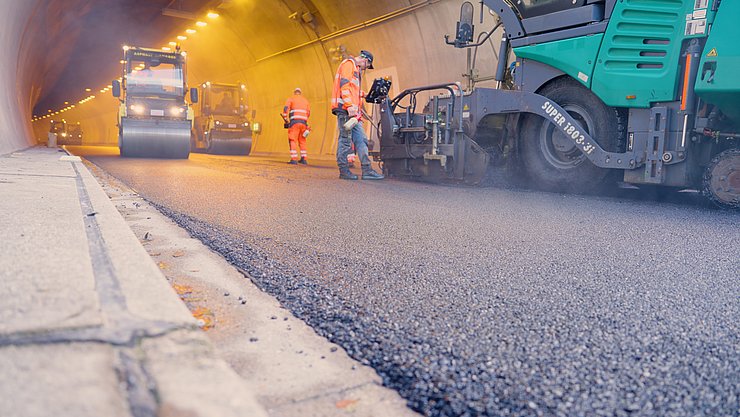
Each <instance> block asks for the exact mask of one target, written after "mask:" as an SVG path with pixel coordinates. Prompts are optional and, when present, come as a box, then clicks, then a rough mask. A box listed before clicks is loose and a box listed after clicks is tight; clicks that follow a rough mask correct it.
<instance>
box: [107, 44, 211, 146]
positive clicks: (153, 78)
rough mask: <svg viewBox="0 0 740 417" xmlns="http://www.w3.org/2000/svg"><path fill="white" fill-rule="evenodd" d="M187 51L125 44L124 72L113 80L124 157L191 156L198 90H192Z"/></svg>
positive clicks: (119, 137)
mask: <svg viewBox="0 0 740 417" xmlns="http://www.w3.org/2000/svg"><path fill="white" fill-rule="evenodd" d="M186 58H187V54H186V53H185V52H184V51H180V50H179V49H177V50H175V51H163V50H159V49H148V48H140V47H130V46H124V47H123V60H122V61H121V62H122V65H123V74H122V76H121V78H120V79H118V80H114V81H113V83H112V87H113V88H112V91H113V96H114V97H117V98H118V99H119V101H120V105H119V109H118V147H119V149H120V151H121V156H123V157H134V158H172V159H187V158H188V156H189V155H190V130H191V128H192V121H193V110H192V106H191V105H190V104H188V102H187V101H186V95H187V94H188V93H189V95H190V102H191V103H197V102H198V90H197V89H196V88H192V89H190V90H188V88H187V80H186Z"/></svg>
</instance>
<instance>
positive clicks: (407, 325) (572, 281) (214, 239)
mask: <svg viewBox="0 0 740 417" xmlns="http://www.w3.org/2000/svg"><path fill="white" fill-rule="evenodd" d="M76 151H77V152H78V153H80V154H82V155H87V157H88V159H90V160H91V161H92V162H94V163H95V164H97V165H98V166H100V167H102V168H103V169H105V170H106V171H107V172H109V173H111V174H112V175H114V176H115V177H117V178H119V179H121V180H122V181H124V182H125V183H127V184H128V185H129V186H131V187H132V188H134V189H135V190H137V191H138V192H139V193H140V194H141V195H142V196H144V197H145V198H147V199H148V200H150V201H151V202H153V203H154V204H155V205H157V206H158V207H159V209H160V210H161V211H163V212H164V213H165V214H167V215H168V216H170V217H171V218H173V219H174V220H175V221H176V222H177V223H179V224H180V225H181V226H183V227H184V228H186V229H187V230H188V231H189V232H190V233H191V234H192V235H193V236H195V237H197V238H199V239H201V240H202V241H203V242H205V243H206V244H207V245H208V246H210V247H211V248H213V249H214V250H216V251H218V252H220V253H221V254H223V255H224V256H225V257H226V258H227V259H228V260H229V261H230V262H232V263H233V264H235V265H236V266H238V267H240V268H242V269H244V270H245V271H247V272H248V273H249V274H250V275H251V277H252V279H253V280H254V281H255V282H256V283H257V284H258V285H259V286H260V287H261V288H263V289H264V290H265V291H267V292H269V293H271V294H273V295H274V296H276V297H277V298H278V299H279V300H280V302H281V303H282V304H283V305H284V306H285V307H286V308H289V309H290V310H291V311H292V312H293V313H294V314H296V315H297V316H298V317H300V318H302V319H303V320H305V321H306V322H307V323H309V324H310V325H311V326H312V327H313V328H314V329H315V330H316V331H317V332H318V333H319V334H321V335H323V336H326V337H327V338H329V339H330V340H332V341H333V342H335V343H337V344H339V345H341V346H342V347H343V348H345V349H346V350H347V351H348V352H349V354H350V355H352V356H353V357H355V358H356V359H358V360H360V361H362V362H363V363H366V364H369V365H371V366H373V367H374V368H375V369H376V370H377V371H378V373H379V374H380V375H381V376H382V378H383V381H384V383H385V384H386V385H387V386H389V387H392V388H394V389H397V390H398V391H399V392H400V393H401V395H403V396H404V397H405V398H406V399H408V402H409V405H410V406H411V407H412V408H414V409H416V410H418V411H420V412H422V413H423V414H425V415H428V416H731V417H732V416H738V415H740V328H739V325H738V323H740V257H739V256H738V248H739V247H740V227H739V226H740V215H739V214H738V213H736V212H735V213H732V212H723V211H719V210H712V209H708V208H706V207H703V206H700V205H697V204H694V203H693V202H692V201H694V200H693V199H692V198H690V197H689V198H686V199H684V200H681V199H679V200H678V203H675V202H667V203H666V202H662V201H656V200H655V199H651V198H647V199H645V198H643V197H644V196H638V197H636V198H631V197H626V198H611V197H599V196H577V195H560V194H551V193H543V192H533V191H525V190H510V189H500V188H483V189H481V188H466V187H449V186H434V185H426V184H419V183H408V182H401V181H396V180H391V181H382V182H369V181H358V182H348V181H340V180H338V179H337V178H336V174H337V172H336V170H335V168H332V167H331V166H330V165H326V166H324V165H321V164H317V165H320V166H309V167H292V166H288V165H287V164H285V163H284V162H277V161H272V160H269V159H266V158H252V157H250V158H239V157H212V156H204V155H194V156H191V159H190V160H189V161H157V160H133V159H132V160H123V159H120V158H118V157H115V156H106V155H102V156H101V155H98V156H96V153H97V154H99V153H100V152H99V151H95V150H90V149H87V150H86V149H78V150H76Z"/></svg>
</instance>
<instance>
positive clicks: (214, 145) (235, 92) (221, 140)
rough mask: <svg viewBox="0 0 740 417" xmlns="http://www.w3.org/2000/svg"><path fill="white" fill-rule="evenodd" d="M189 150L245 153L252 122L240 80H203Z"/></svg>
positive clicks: (249, 139)
mask: <svg viewBox="0 0 740 417" xmlns="http://www.w3.org/2000/svg"><path fill="white" fill-rule="evenodd" d="M192 149H193V151H199V152H207V153H212V154H225V155H249V152H250V151H251V150H252V123H251V120H250V117H249V107H248V106H247V87H246V86H245V85H244V84H222V83H212V82H210V81H209V82H205V83H203V84H201V86H200V103H199V105H198V106H196V116H195V121H194V123H193V131H192Z"/></svg>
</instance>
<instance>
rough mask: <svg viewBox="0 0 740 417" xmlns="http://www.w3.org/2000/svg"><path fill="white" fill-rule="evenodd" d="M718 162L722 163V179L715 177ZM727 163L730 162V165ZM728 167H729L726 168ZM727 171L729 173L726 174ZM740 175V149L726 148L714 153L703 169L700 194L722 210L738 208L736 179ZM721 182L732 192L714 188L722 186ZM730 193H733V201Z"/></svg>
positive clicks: (739, 205) (739, 204)
mask: <svg viewBox="0 0 740 417" xmlns="http://www.w3.org/2000/svg"><path fill="white" fill-rule="evenodd" d="M720 163H724V164H725V166H724V172H721V173H720V174H724V175H723V177H725V178H724V180H718V179H716V178H715V174H717V173H716V171H715V170H716V169H717V166H718V165H719V164H720ZM727 164H731V165H730V167H728V166H727ZM728 168H729V169H728ZM728 173H729V175H728ZM720 174H717V175H720ZM738 175H740V149H737V148H734V149H727V150H725V151H723V152H720V153H719V154H717V155H715V157H714V158H712V160H711V161H710V162H709V164H708V165H707V167H706V169H705V170H704V178H703V181H702V194H703V195H704V197H705V198H706V199H708V200H709V201H710V202H711V203H712V204H714V205H715V206H716V207H719V208H721V209H723V210H738V209H740V199H737V189H738V188H737V185H736V184H737V182H738V181H737V180H738ZM722 184H724V186H725V187H726V188H727V187H728V186H729V187H730V188H731V189H732V190H733V191H732V193H730V192H727V191H723V192H720V191H718V190H716V188H722ZM732 194H734V195H735V197H734V198H735V200H734V201H733V197H732Z"/></svg>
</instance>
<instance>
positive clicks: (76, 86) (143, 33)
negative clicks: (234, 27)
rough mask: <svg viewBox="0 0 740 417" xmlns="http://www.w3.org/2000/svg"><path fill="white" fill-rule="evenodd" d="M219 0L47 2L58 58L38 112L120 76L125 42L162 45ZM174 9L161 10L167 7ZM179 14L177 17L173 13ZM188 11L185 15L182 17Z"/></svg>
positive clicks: (72, 98)
mask: <svg viewBox="0 0 740 417" xmlns="http://www.w3.org/2000/svg"><path fill="white" fill-rule="evenodd" d="M221 3H222V1H217V0H212V1H211V0H85V1H83V2H76V1H61V2H57V3H56V4H54V6H57V7H51V6H50V7H49V8H48V9H47V10H46V12H47V13H49V16H48V17H47V22H48V23H49V24H50V25H51V26H52V27H50V28H49V29H48V30H47V31H48V33H49V34H50V35H52V36H54V39H51V40H50V44H51V45H53V46H52V47H53V48H54V49H56V51H54V55H55V56H56V57H55V62H56V64H55V65H53V66H52V67H51V69H50V72H49V73H48V74H47V76H46V82H47V83H48V84H47V85H45V86H44V88H43V90H42V95H41V97H40V98H39V101H38V103H37V105H36V107H35V108H34V114H44V113H46V111H47V110H48V109H57V108H60V107H62V106H63V104H64V102H65V101H67V100H69V101H70V102H73V101H76V100H79V99H82V98H84V97H85V95H86V92H85V88H93V89H94V88H99V86H101V85H106V84H108V83H109V82H110V79H111V77H113V76H117V75H116V74H117V73H118V61H119V60H120V59H121V54H122V53H121V45H124V44H129V45H141V46H151V47H156V46H159V45H160V43H161V41H162V39H163V38H165V37H166V36H167V35H168V34H169V33H172V32H174V31H177V30H179V29H181V28H183V27H185V26H187V25H189V24H192V23H193V22H192V21H191V20H189V19H187V18H186V17H187V16H188V15H194V16H195V15H197V14H198V13H201V12H202V11H203V10H205V9H208V8H209V7H217V6H219V5H220V4H221ZM165 8H166V9H167V10H169V11H171V12H172V13H169V14H170V15H165V14H163V9H165ZM172 15H175V16H172ZM180 16H184V17H185V18H184V17H180Z"/></svg>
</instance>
